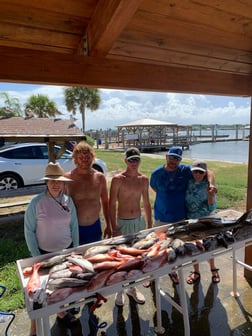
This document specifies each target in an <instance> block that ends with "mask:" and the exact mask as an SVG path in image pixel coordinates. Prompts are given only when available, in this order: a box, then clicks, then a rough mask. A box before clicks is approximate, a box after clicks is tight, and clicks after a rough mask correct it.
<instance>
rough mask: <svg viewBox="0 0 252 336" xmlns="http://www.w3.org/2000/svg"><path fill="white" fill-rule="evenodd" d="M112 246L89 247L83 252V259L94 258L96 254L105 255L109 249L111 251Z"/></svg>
mask: <svg viewBox="0 0 252 336" xmlns="http://www.w3.org/2000/svg"><path fill="white" fill-rule="evenodd" d="M113 247H114V245H97V246H92V247H89V248H88V249H87V250H86V251H85V252H84V257H85V258H86V257H91V256H94V255H96V254H98V253H107V252H108V251H109V250H110V249H112V248H113Z"/></svg>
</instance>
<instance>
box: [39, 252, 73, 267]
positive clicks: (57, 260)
mask: <svg viewBox="0 0 252 336" xmlns="http://www.w3.org/2000/svg"><path fill="white" fill-rule="evenodd" d="M68 256H69V254H59V255H56V256H54V257H51V258H49V259H45V260H43V261H42V262H41V268H49V267H53V266H54V265H57V264H62V263H63V262H64V261H66V260H67V257H68Z"/></svg>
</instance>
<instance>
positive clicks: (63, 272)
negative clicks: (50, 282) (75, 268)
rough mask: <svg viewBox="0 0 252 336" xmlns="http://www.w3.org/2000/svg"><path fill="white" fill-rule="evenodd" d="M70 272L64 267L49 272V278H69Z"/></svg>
mask: <svg viewBox="0 0 252 336" xmlns="http://www.w3.org/2000/svg"><path fill="white" fill-rule="evenodd" d="M72 274H73V273H72V272H71V271H70V270H69V269H68V268H66V269H63V270H60V271H56V272H53V273H50V279H60V278H71V276H72Z"/></svg>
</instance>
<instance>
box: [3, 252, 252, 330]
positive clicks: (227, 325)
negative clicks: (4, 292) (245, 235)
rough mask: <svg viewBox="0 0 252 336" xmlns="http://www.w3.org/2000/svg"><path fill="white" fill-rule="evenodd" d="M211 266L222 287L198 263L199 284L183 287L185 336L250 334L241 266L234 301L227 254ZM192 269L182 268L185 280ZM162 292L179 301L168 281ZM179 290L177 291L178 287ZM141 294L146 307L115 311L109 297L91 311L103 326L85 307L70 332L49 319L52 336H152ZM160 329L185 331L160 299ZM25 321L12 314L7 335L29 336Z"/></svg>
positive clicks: (149, 304) (149, 303)
mask: <svg viewBox="0 0 252 336" xmlns="http://www.w3.org/2000/svg"><path fill="white" fill-rule="evenodd" d="M238 256H239V259H240V260H243V258H244V251H243V249H241V250H239V251H238ZM216 266H217V267H218V268H220V276H221V282H220V284H218V285H213V284H212V282H211V273H210V271H209V265H208V263H207V262H203V263H201V264H200V270H201V282H200V283H198V284H197V285H193V286H191V285H188V284H185V289H186V292H187V303H188V310H189V318H190V333H191V335H192V336H202V335H203V336H208V335H209V336H218V335H222V336H230V335H232V336H249V335H252V304H251V302H252V290H251V285H252V283H249V282H248V281H247V280H246V279H245V278H244V277H243V267H241V266H238V290H239V294H240V296H239V298H234V297H232V296H231V295H230V293H231V291H232V254H231V253H227V254H224V255H221V256H219V257H217V258H216ZM190 270H191V268H189V267H188V269H185V275H186V276H187V274H189V272H190ZM160 284H161V288H162V289H163V290H164V291H165V292H169V293H170V295H171V297H173V298H174V299H175V300H176V301H177V302H179V293H178V290H179V289H178V288H176V287H173V286H172V284H171V281H170V278H169V277H168V276H164V277H162V278H161V279H160ZM177 287H178V286H177ZM138 288H139V290H140V291H141V292H142V293H143V294H144V295H145V298H146V303H145V304H144V305H137V304H135V302H134V301H133V300H132V299H129V298H128V297H127V296H126V297H125V305H124V307H123V308H118V307H116V306H115V304H114V295H111V296H109V297H108V298H107V299H108V301H107V302H106V303H104V304H103V305H102V307H100V308H98V309H96V310H95V312H94V316H92V317H93V319H92V321H93V322H94V325H96V326H97V325H99V324H100V323H102V322H105V323H106V326H105V327H104V328H102V329H99V328H97V329H96V328H95V327H94V326H93V325H92V324H90V322H89V321H88V319H89V309H88V306H87V305H86V306H84V307H81V308H82V309H81V315H80V321H81V323H80V324H76V326H75V328H74V329H73V330H72V332H70V331H69V330H65V329H62V328H61V327H60V326H59V325H58V323H57V322H55V316H52V317H51V319H50V322H51V326H52V329H51V334H52V336H59V335H60V336H67V335H72V336H82V335H83V336H87V335H89V336H91V335H94V336H95V335H107V336H117V335H118V336H139V335H146V336H152V335H156V332H155V326H156V306H155V300H154V298H153V296H154V292H153V290H152V289H151V288H144V287H143V286H142V285H139V286H138ZM161 307H162V315H161V316H162V326H163V327H164V334H163V335H165V336H166V335H167V336H168V335H169V336H183V335H184V326H183V317H182V315H181V314H180V313H179V312H178V311H177V310H176V309H175V308H173V307H172V306H171V304H170V303H169V302H167V300H165V299H164V298H163V297H161ZM29 325H30V322H29V318H28V316H27V314H26V311H25V310H24V311H20V312H18V313H16V317H15V320H14V322H13V323H12V325H11V326H10V328H9V331H8V334H7V335H8V336H28V335H29ZM5 327H6V323H0V335H3V336H5V331H4V330H5Z"/></svg>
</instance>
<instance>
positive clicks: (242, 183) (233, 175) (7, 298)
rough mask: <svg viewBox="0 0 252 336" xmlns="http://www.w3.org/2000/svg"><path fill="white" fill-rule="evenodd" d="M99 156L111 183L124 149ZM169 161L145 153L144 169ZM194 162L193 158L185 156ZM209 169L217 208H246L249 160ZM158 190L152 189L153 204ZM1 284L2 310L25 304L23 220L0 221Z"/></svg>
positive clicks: (211, 164)
mask: <svg viewBox="0 0 252 336" xmlns="http://www.w3.org/2000/svg"><path fill="white" fill-rule="evenodd" d="M96 153H97V157H99V158H100V159H102V160H104V161H105V162H106V163H107V166H108V172H109V173H108V187H109V185H110V177H111V176H113V174H115V173H116V172H118V171H121V170H122V169H124V168H125V164H124V156H123V153H121V152H112V151H110V150H96ZM164 163H165V153H164V157H163V158H162V157H161V158H156V157H155V158H154V157H153V156H148V155H142V161H141V166H140V171H141V172H142V173H144V174H146V175H147V176H149V177H150V174H151V172H152V170H153V169H154V168H156V167H157V166H159V165H163V164H164ZM183 163H185V164H191V163H192V161H191V160H183ZM207 163H208V167H209V169H211V170H213V171H214V173H215V178H216V184H217V186H218V194H217V209H218V210H223V209H228V208H232V209H234V210H239V211H241V212H245V211H246V191H247V169H248V166H247V164H237V163H226V162H217V161H207ZM154 197H155V194H154V192H153V191H152V190H150V199H151V204H152V206H153V203H154ZM0 256H1V258H0V285H4V286H6V287H7V291H6V293H5V294H4V296H3V298H1V299H0V310H2V311H14V310H16V309H18V308H23V307H24V300H23V293H22V291H21V288H20V283H19V279H18V275H17V268H16V260H18V259H22V258H27V257H29V252H28V250H27V247H26V244H25V240H24V234H23V224H22V223H20V222H12V221H11V220H10V222H9V223H8V224H6V223H5V224H0Z"/></svg>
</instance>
